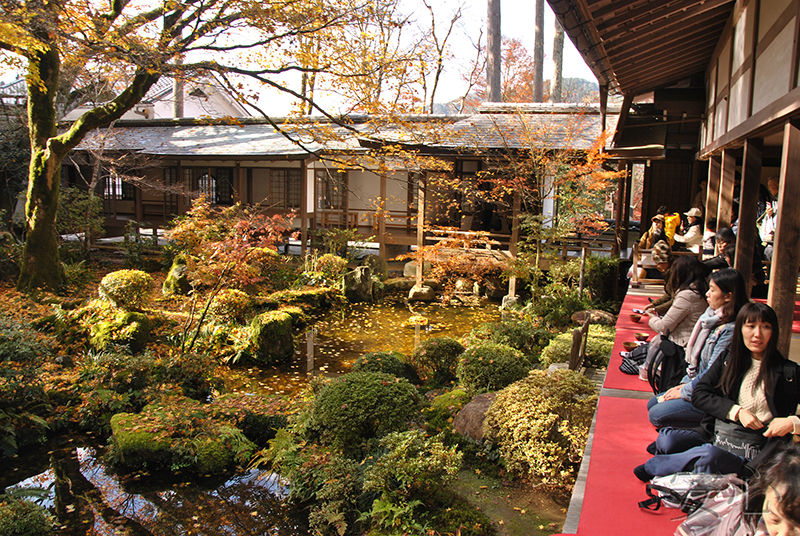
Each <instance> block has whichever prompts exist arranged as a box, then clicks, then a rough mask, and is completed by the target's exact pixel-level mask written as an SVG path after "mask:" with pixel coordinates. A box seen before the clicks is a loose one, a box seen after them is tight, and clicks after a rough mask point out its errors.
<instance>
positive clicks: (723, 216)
mask: <svg viewBox="0 0 800 536" xmlns="http://www.w3.org/2000/svg"><path fill="white" fill-rule="evenodd" d="M735 175H736V157H735V156H734V155H733V153H732V152H731V151H722V169H721V171H720V184H719V205H718V206H717V228H718V229H719V228H720V227H730V226H731V209H732V207H733V188H734V186H736V176H735Z"/></svg>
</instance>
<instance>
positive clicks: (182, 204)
mask: <svg viewBox="0 0 800 536" xmlns="http://www.w3.org/2000/svg"><path fill="white" fill-rule="evenodd" d="M177 168H178V170H177V171H176V173H177V174H178V176H177V182H178V189H179V191H180V193H179V194H178V214H179V215H180V214H185V213H186V196H185V195H184V194H185V192H186V185H185V184H184V183H183V166H181V161H180V160H178V166H177Z"/></svg>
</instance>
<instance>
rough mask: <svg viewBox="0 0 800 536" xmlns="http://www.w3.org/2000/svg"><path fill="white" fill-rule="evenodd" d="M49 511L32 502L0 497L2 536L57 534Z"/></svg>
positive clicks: (0, 531) (0, 527) (0, 530)
mask: <svg viewBox="0 0 800 536" xmlns="http://www.w3.org/2000/svg"><path fill="white" fill-rule="evenodd" d="M55 529H56V525H55V523H54V520H53V518H52V516H51V515H50V514H48V513H47V510H46V509H45V508H44V507H42V506H39V505H37V504H34V503H32V502H30V501H22V500H19V499H14V498H11V497H5V496H0V536H40V535H43V534H52V533H53V532H55Z"/></svg>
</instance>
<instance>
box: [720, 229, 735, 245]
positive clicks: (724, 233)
mask: <svg viewBox="0 0 800 536" xmlns="http://www.w3.org/2000/svg"><path fill="white" fill-rule="evenodd" d="M719 240H722V241H723V242H725V243H726V244H734V243H735V242H736V235H735V234H734V232H733V230H732V229H731V228H730V227H723V228H722V229H719V230H718V231H717V241H719Z"/></svg>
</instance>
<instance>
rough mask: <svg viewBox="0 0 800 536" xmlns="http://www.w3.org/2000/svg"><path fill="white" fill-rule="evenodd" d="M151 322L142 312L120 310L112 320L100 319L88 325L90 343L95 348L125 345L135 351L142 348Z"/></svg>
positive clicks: (105, 348)
mask: <svg viewBox="0 0 800 536" xmlns="http://www.w3.org/2000/svg"><path fill="white" fill-rule="evenodd" d="M151 328H152V324H151V322H150V319H148V318H147V316H146V315H144V314H142V313H132V312H120V313H119V314H117V315H116V317H115V318H114V319H113V320H105V321H100V322H98V323H96V324H92V326H91V327H90V337H91V338H90V343H91V345H92V347H93V348H95V349H97V350H101V351H103V350H110V349H112V348H113V347H114V346H125V347H127V348H129V349H130V351H131V352H133V353H136V352H139V351H141V350H142V349H144V346H145V344H147V340H148V339H149V338H150V329H151Z"/></svg>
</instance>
